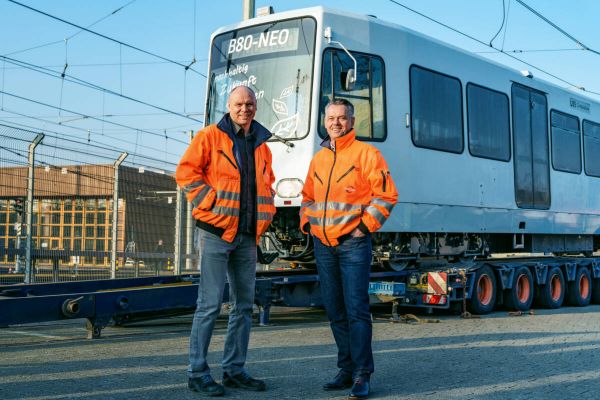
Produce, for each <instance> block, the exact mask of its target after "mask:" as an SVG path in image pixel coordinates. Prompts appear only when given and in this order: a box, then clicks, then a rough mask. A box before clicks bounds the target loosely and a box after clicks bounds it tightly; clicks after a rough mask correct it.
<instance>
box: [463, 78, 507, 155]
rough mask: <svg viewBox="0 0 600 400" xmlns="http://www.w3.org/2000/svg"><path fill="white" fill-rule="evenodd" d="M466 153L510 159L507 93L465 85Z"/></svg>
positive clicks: (470, 84) (471, 84)
mask: <svg viewBox="0 0 600 400" xmlns="http://www.w3.org/2000/svg"><path fill="white" fill-rule="evenodd" d="M467 124H468V125H467V126H468V133H469V152H470V153H471V154H472V155H474V156H475V157H483V158H491V159H494V160H500V161H508V160H510V128H509V126H510V122H509V112H508V96H507V95H506V94H504V93H501V92H498V91H495V90H491V89H487V88H484V87H482V86H479V85H475V84H473V83H469V84H467Z"/></svg>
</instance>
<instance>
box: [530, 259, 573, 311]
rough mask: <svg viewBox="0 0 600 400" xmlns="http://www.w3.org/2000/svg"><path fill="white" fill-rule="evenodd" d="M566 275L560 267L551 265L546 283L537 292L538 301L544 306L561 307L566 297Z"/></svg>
mask: <svg viewBox="0 0 600 400" xmlns="http://www.w3.org/2000/svg"><path fill="white" fill-rule="evenodd" d="M565 289H566V287H565V277H564V275H563V273H562V271H561V269H560V268H559V267H550V269H549V270H548V279H546V284H545V285H541V286H539V288H538V291H537V293H536V302H537V303H539V305H540V306H541V307H544V308H559V307H560V306H562V303H563V300H564V299H565Z"/></svg>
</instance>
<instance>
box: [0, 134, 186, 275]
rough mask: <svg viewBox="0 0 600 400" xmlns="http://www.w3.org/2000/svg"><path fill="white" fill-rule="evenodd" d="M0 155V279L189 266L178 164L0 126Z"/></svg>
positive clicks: (163, 271)
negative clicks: (175, 176)
mask: <svg viewBox="0 0 600 400" xmlns="http://www.w3.org/2000/svg"><path fill="white" fill-rule="evenodd" d="M0 154H1V156H0V284H6V283H20V282H59V281H71V280H84V279H108V278H123V277H141V276H152V275H164V274H176V273H182V272H186V271H187V272H193V271H196V270H197V267H196V264H197V262H196V260H195V257H194V254H193V251H192V235H191V233H192V232H193V230H192V227H191V224H192V222H191V221H190V219H189V218H188V217H187V215H188V209H187V207H188V206H187V203H186V202H185V199H184V197H183V196H182V195H181V193H179V192H178V190H177V185H176V183H175V179H174V176H173V175H174V170H175V166H176V164H175V162H176V161H177V160H173V161H174V162H172V163H168V162H164V161H161V162H160V163H157V162H154V161H155V160H150V159H148V160H144V157H143V156H139V155H137V156H135V163H134V162H133V161H131V160H129V157H128V154H127V153H124V152H120V151H118V150H117V149H115V148H110V147H105V146H100V145H94V144H91V143H90V142H86V141H85V140H82V139H77V140H74V139H70V138H66V137H64V136H59V135H58V134H56V135H52V134H46V135H44V134H41V133H37V132H32V131H27V130H23V129H18V128H14V127H10V126H6V125H0ZM157 165H159V167H160V169H159V168H157Z"/></svg>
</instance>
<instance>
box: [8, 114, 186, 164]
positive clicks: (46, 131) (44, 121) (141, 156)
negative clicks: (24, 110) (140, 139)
mask: <svg viewBox="0 0 600 400" xmlns="http://www.w3.org/2000/svg"><path fill="white" fill-rule="evenodd" d="M3 111H5V112H8V113H11V114H18V115H22V116H24V117H27V115H26V114H21V113H18V112H16V111H10V110H3ZM29 118H31V119H33V120H37V121H40V122H43V123H48V124H54V125H58V126H61V127H67V128H69V129H74V130H77V131H81V132H84V129H83V128H78V127H74V126H71V125H65V124H58V123H57V122H53V121H47V120H43V119H40V118H36V117H29ZM7 123H8V122H7ZM9 123H10V124H12V125H18V126H21V127H25V128H27V129H34V130H37V131H43V132H44V133H48V132H49V133H54V134H56V135H61V136H63V137H62V138H61V139H64V137H69V138H76V139H80V138H81V137H80V136H75V135H71V134H68V133H64V132H56V131H52V130H49V129H47V128H43V129H40V128H39V127H35V126H31V125H27V124H21V123H17V122H14V121H10V122H9ZM4 126H7V127H10V125H4ZM48 136H50V137H53V138H54V137H55V136H52V135H48ZM103 136H106V137H107V138H110V139H113V140H118V141H121V142H123V143H127V144H131V145H134V144H135V143H134V142H130V141H127V140H123V139H121V138H116V137H114V136H110V135H106V134H105V135H103ZM65 140H66V139H65ZM25 141H26V142H30V141H29V140H25ZM70 141H71V142H73V143H78V144H86V143H85V142H79V141H76V140H70ZM90 143H95V144H94V145H95V146H97V147H98V148H100V146H98V144H99V145H102V146H107V144H106V143H102V142H100V141H97V140H94V139H91V140H90ZM139 147H141V148H146V149H151V150H156V149H155V148H154V147H150V146H145V145H142V144H140V145H139ZM102 148H103V149H104V150H109V151H115V152H119V153H120V152H122V151H123V149H121V148H118V147H102ZM167 154H169V155H172V156H174V157H179V155H178V154H174V153H170V152H168V153H167ZM136 156H137V157H140V158H144V159H148V160H151V161H155V162H159V163H165V161H164V160H161V159H158V158H154V157H150V156H147V155H144V154H139V153H138V154H136ZM167 164H172V165H175V163H171V162H167Z"/></svg>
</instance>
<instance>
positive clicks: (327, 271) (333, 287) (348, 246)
mask: <svg viewBox="0 0 600 400" xmlns="http://www.w3.org/2000/svg"><path fill="white" fill-rule="evenodd" d="M314 243H315V257H316V260H317V269H318V271H319V280H320V286H321V296H322V298H323V304H324V306H325V311H327V317H328V318H329V323H330V326H331V330H332V332H333V337H334V338H335V343H336V344H337V347H338V362H337V366H338V367H339V368H340V369H341V370H342V371H344V372H345V373H348V374H352V375H353V376H355V377H356V376H359V375H369V374H371V373H372V372H373V370H374V365H373V351H372V350H371V338H372V333H373V326H372V323H371V312H370V309H369V275H370V273H371V258H372V254H371V250H372V246H371V235H370V234H368V235H366V236H364V237H360V238H355V237H351V238H349V239H347V240H345V241H343V242H342V243H341V244H339V245H338V246H334V247H330V246H325V245H324V244H323V243H321V241H320V240H319V239H317V238H314Z"/></svg>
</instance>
